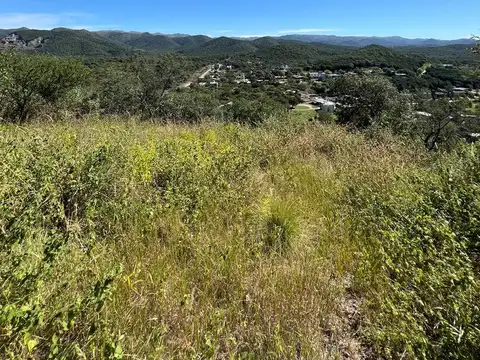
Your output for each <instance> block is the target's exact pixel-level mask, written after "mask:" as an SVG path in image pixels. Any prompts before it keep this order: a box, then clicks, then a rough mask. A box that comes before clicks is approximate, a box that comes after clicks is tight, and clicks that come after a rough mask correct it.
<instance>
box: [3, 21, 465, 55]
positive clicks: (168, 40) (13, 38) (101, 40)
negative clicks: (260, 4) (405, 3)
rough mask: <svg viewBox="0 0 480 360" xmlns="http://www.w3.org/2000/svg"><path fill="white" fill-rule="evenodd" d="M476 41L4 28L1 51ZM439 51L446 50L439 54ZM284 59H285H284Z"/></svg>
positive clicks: (200, 51) (283, 48) (426, 47)
mask: <svg viewBox="0 0 480 360" xmlns="http://www.w3.org/2000/svg"><path fill="white" fill-rule="evenodd" d="M473 43H474V41H473V40H470V39H459V40H436V39H405V38H402V37H358V36H349V37H341V36H334V35H285V36H280V37H262V38H249V39H245V38H242V39H240V38H228V37H219V38H211V37H208V36H205V35H193V36H192V35H185V34H173V35H169V34H151V33H141V32H125V31H117V30H112V31H98V32H91V31H87V30H71V29H66V28H57V29H52V30H32V29H27V28H20V29H8V30H0V47H16V48H19V49H23V50H32V51H38V52H47V53H52V54H56V55H61V56H101V57H112V56H117V57H118V56H128V55H132V54H135V53H139V52H153V53H165V52H178V53H183V54H187V55H195V56H222V55H226V56H229V55H235V54H252V53H256V54H259V55H262V54H263V55H264V56H268V57H270V58H275V57H279V56H287V57H289V58H293V59H298V60H301V59H302V58H315V57H318V56H319V55H338V54H345V53H351V52H352V51H355V49H357V48H363V47H365V46H370V45H380V46H384V47H390V48H397V50H399V52H403V53H405V49H409V50H408V51H409V52H411V53H415V54H417V55H419V56H424V55H425V56H426V54H429V55H432V54H433V55H434V54H436V53H438V52H440V53H441V54H445V55H448V56H462V52H466V49H467V48H468V47H469V46H471V45H472V44H473ZM436 47H439V48H441V50H436ZM280 60H281V59H280Z"/></svg>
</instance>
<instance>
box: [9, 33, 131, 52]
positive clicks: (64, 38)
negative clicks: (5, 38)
mask: <svg viewBox="0 0 480 360" xmlns="http://www.w3.org/2000/svg"><path fill="white" fill-rule="evenodd" d="M13 33H14V34H16V35H17V37H18V39H19V42H25V43H29V42H32V41H34V42H35V44H36V45H37V46H35V51H39V52H45V53H50V54H55V55H59V56H102V57H112V56H126V55H130V54H131V53H132V50H131V48H129V47H128V46H126V45H125V44H122V43H120V42H117V41H113V40H109V39H107V38H105V37H103V36H100V35H98V34H96V33H93V32H89V31H87V30H70V29H65V28H58V29H53V30H30V29H24V28H22V29H17V30H14V32H13Z"/></svg>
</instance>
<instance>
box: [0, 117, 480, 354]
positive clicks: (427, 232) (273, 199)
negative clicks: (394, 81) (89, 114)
mask: <svg viewBox="0 0 480 360" xmlns="http://www.w3.org/2000/svg"><path fill="white" fill-rule="evenodd" d="M479 150H480V149H479V148H478V147H473V146H468V147H465V149H463V150H461V151H459V152H458V153H454V154H449V155H441V154H435V155H432V154H427V153H425V152H424V151H423V150H422V149H421V147H417V146H416V144H412V143H408V142H407V143H403V142H402V141H400V140H395V139H393V138H391V137H390V136H388V135H386V134H370V135H368V134H364V135H360V134H351V133H348V132H346V131H345V130H344V129H342V128H340V127H337V126H333V125H332V126H331V125H321V124H316V123H308V122H303V121H294V122H291V121H290V122H286V121H281V120H279V121H276V122H267V123H266V124H264V125H262V126H261V127H257V128H247V127H242V126H237V125H221V124H216V123H205V124H201V125H196V126H187V125H155V124H147V123H139V122H136V121H135V120H131V119H130V120H119V119H117V120H107V119H90V120H88V121H82V122H67V123H57V124H30V125H28V126H25V127H20V126H10V125H0V156H1V158H2V162H0V201H1V203H0V229H1V232H0V238H1V239H2V241H1V245H0V258H1V259H0V281H1V284H2V286H1V297H0V305H1V308H0V357H1V358H9V357H10V358H24V359H27V358H35V359H44V358H65V359H67V358H84V359H87V358H88V359H90V358H99V359H100V358H104V359H121V358H124V359H322V358H325V359H329V358H347V357H350V358H360V357H361V356H364V357H372V358H377V357H378V356H381V357H386V358H404V359H413V358H422V357H426V358H434V357H437V358H463V359H465V358H472V359H473V358H475V356H476V355H475V354H477V355H478V351H480V348H479V343H480V334H479V332H480V330H479V327H480V326H479V325H480V319H479V311H478V304H479V301H478V300H479V296H478V294H479V291H478V290H479V287H478V283H479V281H478V271H477V270H476V269H475V268H474V265H475V261H474V259H473V258H472V257H471V256H470V255H471V254H474V253H475V251H476V250H475V243H474V241H473V240H472V239H478V224H479V223H478V221H479V214H480V211H479V208H480V205H479V202H478V199H479V198H480V196H478V195H480V194H479V187H478V183H479V182H478V179H479V175H478V174H479V172H478V165H479V160H478V159H479V156H478V155H479ZM477 241H478V240H477Z"/></svg>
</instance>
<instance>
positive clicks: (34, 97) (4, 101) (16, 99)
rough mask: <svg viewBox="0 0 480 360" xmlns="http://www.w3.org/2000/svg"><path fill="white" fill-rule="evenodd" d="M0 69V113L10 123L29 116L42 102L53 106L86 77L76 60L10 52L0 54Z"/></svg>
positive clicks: (84, 69) (35, 111) (30, 116)
mask: <svg viewBox="0 0 480 360" xmlns="http://www.w3.org/2000/svg"><path fill="white" fill-rule="evenodd" d="M0 69H1V72H2V73H1V76H0V100H1V108H0V114H1V116H2V117H3V118H4V119H5V120H7V121H13V122H24V121H26V120H28V119H29V118H32V117H33V116H34V114H35V113H37V112H38V111H39V110H40V109H41V106H42V105H49V106H55V105H56V104H57V103H58V101H59V100H60V99H61V98H62V96H64V95H65V94H66V93H67V92H68V91H69V90H71V89H73V88H75V87H78V86H79V85H81V84H82V83H84V82H85V81H86V79H87V77H88V71H87V69H86V68H85V67H84V66H83V65H82V64H81V63H80V62H79V61H76V60H64V59H63V60H60V59H57V58H54V57H51V56H46V55H29V54H22V53H17V52H14V51H7V52H4V53H1V54H0Z"/></svg>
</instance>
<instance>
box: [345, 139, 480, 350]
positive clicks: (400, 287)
mask: <svg viewBox="0 0 480 360" xmlns="http://www.w3.org/2000/svg"><path fill="white" fill-rule="evenodd" d="M479 151H480V148H478V147H476V148H474V147H466V148H465V149H464V150H463V151H461V153H462V154H458V155H451V156H447V157H446V158H444V159H441V161H439V163H438V165H434V166H432V169H429V170H426V171H424V172H420V173H418V174H409V175H402V176H400V177H399V178H398V179H397V180H396V181H395V184H394V185H393V186H387V188H386V189H384V190H383V191H380V192H379V191H378V189H375V188H371V187H369V186H362V185H359V184H356V185H354V186H352V188H351V189H352V192H351V193H350V195H351V199H352V201H353V202H352V206H353V210H354V211H355V213H356V214H357V215H356V216H357V219H356V223H357V224H358V230H357V233H358V234H359V236H360V239H365V243H363V242H362V241H361V243H360V246H362V247H363V249H362V258H361V260H362V261H361V263H362V267H361V268H360V271H359V284H361V285H360V287H361V288H362V289H363V291H365V292H366V293H367V294H368V295H367V299H368V301H369V303H368V304H369V312H368V314H369V316H368V325H369V327H367V333H368V337H369V339H370V341H372V342H373V344H375V346H376V351H377V352H378V353H379V354H381V355H383V356H385V357H387V358H398V357H402V356H403V357H405V356H407V357H409V358H449V359H453V358H458V359H474V358H476V356H477V355H478V353H479V352H480V347H479V344H480V308H479V304H480V296H479V295H480V279H479V277H478V271H477V272H476V271H475V261H477V264H478V222H479V220H480V206H479V202H478V200H477V199H478V196H479V178H478V173H479V171H478V170H479V166H480V163H479V162H478V159H479V157H478V154H479ZM372 285H373V286H372Z"/></svg>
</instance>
